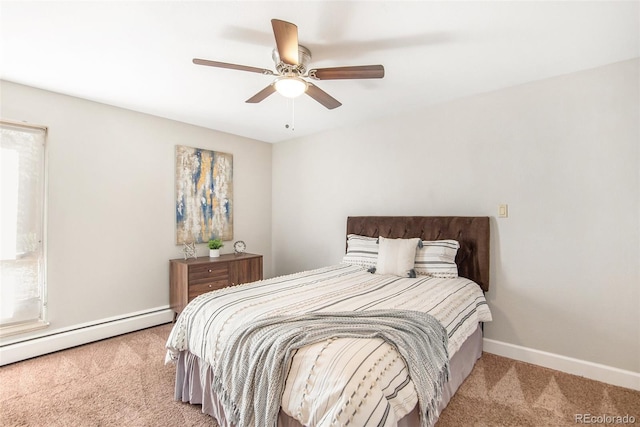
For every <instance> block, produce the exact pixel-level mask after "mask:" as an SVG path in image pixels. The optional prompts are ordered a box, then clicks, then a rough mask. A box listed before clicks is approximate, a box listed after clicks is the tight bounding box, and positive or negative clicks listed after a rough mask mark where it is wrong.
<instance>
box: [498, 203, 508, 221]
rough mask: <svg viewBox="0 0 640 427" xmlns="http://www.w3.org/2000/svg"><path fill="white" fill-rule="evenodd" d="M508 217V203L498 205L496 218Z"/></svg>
mask: <svg viewBox="0 0 640 427" xmlns="http://www.w3.org/2000/svg"><path fill="white" fill-rule="evenodd" d="M508 217H509V205H506V204H505V205H498V218H508Z"/></svg>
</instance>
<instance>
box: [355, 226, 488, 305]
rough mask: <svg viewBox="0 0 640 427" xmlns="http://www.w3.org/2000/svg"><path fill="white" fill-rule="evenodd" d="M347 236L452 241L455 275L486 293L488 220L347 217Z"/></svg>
mask: <svg viewBox="0 0 640 427" xmlns="http://www.w3.org/2000/svg"><path fill="white" fill-rule="evenodd" d="M347 234H359V235H361V236H369V237H379V236H382V237H389V238H395V239H397V238H404V239H409V238H413V237H419V238H421V239H422V240H442V239H454V240H457V241H458V242H459V243H460V249H459V250H458V255H457V256H456V264H458V274H459V275H460V276H462V277H466V278H468V279H471V280H473V281H474V282H476V283H477V284H479V285H480V287H481V288H482V290H484V291H485V292H486V291H488V290H489V217H484V216H482V217H476V216H350V217H348V218H347Z"/></svg>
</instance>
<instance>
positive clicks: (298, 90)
mask: <svg viewBox="0 0 640 427" xmlns="http://www.w3.org/2000/svg"><path fill="white" fill-rule="evenodd" d="M274 86H275V88H276V91H277V92H278V93H279V94H280V95H282V96H286V97H287V98H296V97H298V96H300V95H302V94H303V93H305V92H306V90H307V82H306V81H304V80H303V79H301V78H300V77H294V76H288V77H281V78H279V79H277V80H276V81H275V83H274Z"/></svg>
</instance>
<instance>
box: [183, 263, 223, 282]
mask: <svg viewBox="0 0 640 427" xmlns="http://www.w3.org/2000/svg"><path fill="white" fill-rule="evenodd" d="M228 281H229V264H227V263H211V264H202V265H192V266H190V267H189V286H192V285H198V284H204V283H211V282H225V283H227V282H228Z"/></svg>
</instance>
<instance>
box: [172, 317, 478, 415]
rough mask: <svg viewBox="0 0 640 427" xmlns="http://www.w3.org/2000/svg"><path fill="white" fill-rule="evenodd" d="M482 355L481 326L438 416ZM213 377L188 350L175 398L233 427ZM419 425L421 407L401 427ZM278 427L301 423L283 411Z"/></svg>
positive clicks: (458, 360) (456, 362) (458, 361)
mask: <svg viewBox="0 0 640 427" xmlns="http://www.w3.org/2000/svg"><path fill="white" fill-rule="evenodd" d="M480 356H482V328H481V327H480V325H478V328H477V329H476V331H475V332H474V333H473V334H471V336H470V337H469V338H467V340H466V341H465V342H464V343H463V344H462V346H461V347H460V349H459V350H458V351H457V352H456V354H454V355H453V357H452V358H451V360H450V363H449V367H450V375H449V381H448V382H447V383H445V386H444V389H443V391H442V400H441V401H440V404H439V409H438V414H436V415H439V414H440V412H442V410H443V409H444V408H445V407H446V406H447V404H448V403H449V401H450V400H451V398H452V397H453V395H454V393H455V392H456V391H457V390H458V387H460V385H461V384H462V382H463V381H464V380H465V378H467V376H469V374H470V373H471V370H472V369H473V366H474V365H475V363H476V361H477V360H478V359H479V358H480ZM212 377H213V372H212V370H211V369H210V368H209V365H207V364H206V363H203V362H201V360H200V359H199V358H198V357H197V356H195V355H193V354H192V353H189V352H188V351H183V352H181V353H180V356H179V358H178V363H177V366H176V384H175V399H176V400H181V401H182V402H188V403H191V404H194V405H202V412H204V413H205V414H209V415H211V416H212V417H213V418H215V419H216V420H217V421H218V424H220V427H233V426H232V425H231V424H230V423H228V422H227V421H226V420H225V417H224V411H223V409H222V405H220V403H219V401H218V398H217V396H216V394H215V393H214V392H213V387H212ZM437 419H438V416H436V417H435V418H434V423H435V421H436V420H437ZM419 425H420V422H419V418H418V410H417V408H415V409H414V410H413V411H411V412H410V413H409V414H407V415H406V416H404V417H403V418H402V419H401V420H400V421H399V422H398V427H415V426H419ZM278 427H301V424H300V423H299V422H298V421H296V420H294V419H293V418H291V417H289V416H288V415H287V414H285V413H284V412H283V411H282V410H281V411H280V413H279V415H278Z"/></svg>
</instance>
